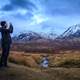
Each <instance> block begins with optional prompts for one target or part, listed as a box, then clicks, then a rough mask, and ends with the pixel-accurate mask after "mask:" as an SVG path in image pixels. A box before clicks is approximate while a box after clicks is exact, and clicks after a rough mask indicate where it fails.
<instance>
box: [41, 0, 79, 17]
mask: <svg viewBox="0 0 80 80" xmlns="http://www.w3.org/2000/svg"><path fill="white" fill-rule="evenodd" d="M43 4H44V5H45V11H46V13H47V14H51V15H70V14H71V15H72V14H79V13H80V0H44V1H43Z"/></svg>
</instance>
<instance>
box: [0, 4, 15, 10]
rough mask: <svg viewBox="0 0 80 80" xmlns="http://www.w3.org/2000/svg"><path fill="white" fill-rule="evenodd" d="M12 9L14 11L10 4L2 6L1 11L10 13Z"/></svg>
mask: <svg viewBox="0 0 80 80" xmlns="http://www.w3.org/2000/svg"><path fill="white" fill-rule="evenodd" d="M13 9H14V6H12V5H11V4H7V5H5V6H3V7H2V9H1V10H4V11H11V10H13Z"/></svg>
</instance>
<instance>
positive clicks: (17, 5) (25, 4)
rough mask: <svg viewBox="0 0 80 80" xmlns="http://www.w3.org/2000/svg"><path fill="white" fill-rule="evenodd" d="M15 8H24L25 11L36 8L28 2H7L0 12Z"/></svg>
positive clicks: (13, 0) (24, 0)
mask: <svg viewBox="0 0 80 80" xmlns="http://www.w3.org/2000/svg"><path fill="white" fill-rule="evenodd" d="M16 8H25V9H27V10H33V9H36V6H35V5H34V4H33V3H32V2H30V0H9V3H8V4H6V5H4V6H3V7H2V8H1V10H3V11H11V10H14V9H16Z"/></svg>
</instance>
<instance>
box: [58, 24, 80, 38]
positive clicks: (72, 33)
mask: <svg viewBox="0 0 80 80" xmlns="http://www.w3.org/2000/svg"><path fill="white" fill-rule="evenodd" d="M59 38H69V39H72V38H80V24H76V25H73V26H71V27H69V28H68V29H67V30H66V31H65V32H64V33H63V34H62V35H60V36H59Z"/></svg>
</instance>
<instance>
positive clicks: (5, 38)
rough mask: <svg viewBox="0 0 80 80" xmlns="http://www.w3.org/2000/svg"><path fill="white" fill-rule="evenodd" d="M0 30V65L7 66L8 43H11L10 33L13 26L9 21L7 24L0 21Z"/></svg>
mask: <svg viewBox="0 0 80 80" xmlns="http://www.w3.org/2000/svg"><path fill="white" fill-rule="evenodd" d="M0 26H1V27H0V32H1V36H2V39H1V47H2V55H1V60H0V67H7V59H8V56H9V51H10V45H11V43H12V40H11V35H10V33H13V26H12V24H11V23H9V24H7V22H6V21H1V22H0Z"/></svg>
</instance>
